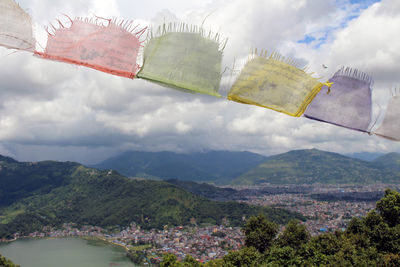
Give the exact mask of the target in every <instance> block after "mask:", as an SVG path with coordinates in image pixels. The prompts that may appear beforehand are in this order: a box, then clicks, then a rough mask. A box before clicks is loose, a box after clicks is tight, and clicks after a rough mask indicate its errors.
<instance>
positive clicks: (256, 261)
mask: <svg viewBox="0 0 400 267" xmlns="http://www.w3.org/2000/svg"><path fill="white" fill-rule="evenodd" d="M263 260H264V257H263V255H262V254H261V253H260V252H258V251H257V249H255V248H254V247H244V248H242V249H241V250H239V251H231V252H230V253H229V254H228V255H226V256H225V257H224V258H223V262H222V266H225V267H236V266H241V267H253V266H254V267H256V266H260V265H261V264H262V262H263Z"/></svg>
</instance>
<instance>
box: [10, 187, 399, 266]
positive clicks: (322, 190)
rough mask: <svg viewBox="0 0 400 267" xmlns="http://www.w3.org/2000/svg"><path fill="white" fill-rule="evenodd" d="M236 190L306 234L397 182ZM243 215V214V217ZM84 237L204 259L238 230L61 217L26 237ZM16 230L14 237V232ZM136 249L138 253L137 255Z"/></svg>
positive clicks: (332, 226)
mask: <svg viewBox="0 0 400 267" xmlns="http://www.w3.org/2000/svg"><path fill="white" fill-rule="evenodd" d="M232 188H233V189H235V190H236V191H237V192H238V193H237V194H235V196H234V197H233V198H232V199H225V200H235V201H239V202H246V203H249V204H254V205H263V206H272V207H279V208H283V209H287V210H290V211H294V212H298V213H301V214H302V215H303V216H304V217H305V221H304V222H302V223H304V224H305V225H306V227H307V229H308V230H309V232H310V233H311V235H318V234H320V233H324V232H334V231H337V230H338V231H343V230H344V229H345V228H346V226H347V224H348V222H349V221H350V219H351V218H353V217H361V216H365V215H366V214H367V213H368V212H369V211H370V210H372V209H374V208H375V204H376V201H378V200H379V199H380V198H381V197H382V196H383V192H384V190H385V188H392V189H395V190H399V188H400V185H393V184H375V185H366V186H361V185H270V184H263V185H259V186H236V187H232ZM246 219H247V218H245V217H243V220H246ZM283 229H284V226H283V225H282V226H281V231H282V230H283ZM69 236H76V237H89V238H96V239H102V240H104V241H107V242H110V243H113V244H116V245H120V246H123V247H125V248H126V249H127V251H128V255H130V256H131V257H132V259H133V258H135V257H136V261H139V262H140V261H144V262H149V263H150V262H152V263H158V262H160V261H161V260H162V255H163V254H164V253H167V252H168V253H173V254H175V255H176V256H177V257H178V259H183V258H185V256H186V255H191V256H193V257H194V258H195V259H196V260H198V261H201V262H206V261H209V260H212V259H216V258H221V257H223V256H224V255H226V254H227V253H228V251H230V250H238V249H239V248H240V247H242V246H243V245H244V234H243V233H242V232H241V229H240V228H239V227H231V226H230V225H229V221H225V223H224V224H223V225H198V224H197V223H196V219H195V218H192V220H191V222H190V226H174V227H168V226H165V227H164V229H163V230H156V229H152V230H143V229H141V228H140V227H139V226H137V225H136V224H135V223H134V222H132V224H131V225H130V226H129V227H126V228H123V229H121V228H116V229H113V230H110V229H108V230H106V229H103V228H101V227H98V226H84V227H79V228H78V227H76V226H75V225H74V224H71V223H67V222H66V223H65V224H64V225H63V227H62V229H53V228H49V227H45V228H44V229H43V231H42V232H35V233H31V234H29V237H32V238H34V237H39V238H45V237H69ZM19 237H20V236H18V234H17V235H16V236H15V238H19ZM137 254H140V255H141V257H138V256H137Z"/></svg>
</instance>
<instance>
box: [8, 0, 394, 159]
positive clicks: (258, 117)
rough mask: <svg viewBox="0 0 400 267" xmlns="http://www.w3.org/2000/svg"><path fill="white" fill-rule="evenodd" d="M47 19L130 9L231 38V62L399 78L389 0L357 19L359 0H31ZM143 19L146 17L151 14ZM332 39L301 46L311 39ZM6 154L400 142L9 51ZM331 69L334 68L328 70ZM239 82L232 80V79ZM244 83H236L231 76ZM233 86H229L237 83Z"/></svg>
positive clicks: (357, 147) (38, 15) (367, 147)
mask: <svg viewBox="0 0 400 267" xmlns="http://www.w3.org/2000/svg"><path fill="white" fill-rule="evenodd" d="M20 4H21V5H22V6H26V7H27V8H28V9H29V10H30V12H31V14H33V17H34V19H35V21H36V22H37V24H38V25H39V26H40V25H41V26H43V25H47V24H48V23H49V22H51V21H52V20H53V19H55V18H58V17H60V14H61V13H63V12H65V13H67V14H69V15H71V16H73V17H74V16H88V15H91V13H98V14H96V15H99V16H121V17H123V18H125V19H131V18H133V19H139V20H140V21H142V23H143V24H146V23H147V21H151V22H152V23H155V24H156V23H160V22H163V21H164V18H165V19H166V20H167V19H168V20H176V19H182V20H184V21H186V22H188V23H195V24H201V23H202V22H203V20H204V19H205V18H206V17H207V16H208V17H207V19H206V20H205V23H204V26H205V27H206V28H211V29H212V30H214V31H218V32H220V33H221V34H222V35H223V36H225V37H228V38H229V41H228V45H227V47H226V49H225V51H224V54H225V58H224V62H225V65H226V66H231V64H232V62H233V59H234V58H236V60H237V62H243V59H245V58H246V57H247V54H248V51H249V49H250V48H251V47H258V48H267V49H270V50H273V49H276V50H278V51H281V52H282V53H283V54H285V55H287V56H293V55H295V56H296V58H298V59H299V60H300V61H302V62H304V63H306V64H307V65H309V66H310V69H311V70H313V71H316V72H317V74H318V75H323V76H324V77H325V78H329V77H330V75H331V74H333V72H334V71H336V70H337V69H338V68H339V67H340V66H341V65H346V66H347V65H348V66H352V67H357V68H360V69H361V70H364V71H366V72H369V73H371V74H373V75H374V77H375V80H376V86H375V87H376V88H377V89H378V90H377V92H378V93H376V94H374V98H375V99H378V100H379V101H380V102H382V103H383V102H384V101H385V100H386V99H387V97H385V96H384V93H381V91H384V90H385V89H386V88H387V87H388V86H390V85H391V84H395V83H398V82H399V81H398V74H397V73H399V71H400V69H399V68H400V67H399V66H398V65H396V62H397V61H398V60H399V59H400V52H399V51H398V49H397V47H399V42H400V37H398V35H397V33H396V30H397V29H398V28H399V27H400V19H399V15H398V14H400V12H399V11H400V10H399V8H400V7H399V4H398V3H397V2H396V0H385V1H382V3H377V4H374V5H372V6H370V7H369V8H368V9H365V10H363V11H361V12H360V16H359V17H358V18H356V19H354V20H352V21H350V22H347V24H345V26H344V27H343V28H342V27H341V25H342V24H343V23H344V22H346V20H347V19H348V17H349V16H352V14H354V12H356V11H355V10H354V7H351V6H350V5H349V4H348V3H347V4H343V6H341V8H338V7H337V6H335V1H333V0H331V1H325V0H320V1H311V0H308V1H306V0H302V1H296V0H288V1H281V0H271V1H261V0H252V1H240V0H235V1H226V0H214V1H192V2H187V1H185V2H181V1H178V0H175V1H172V2H171V1H168V3H167V2H165V1H158V0H157V1H147V2H144V3H141V5H142V6H141V8H143V12H140V8H139V5H138V4H137V3H135V4H133V3H132V2H131V1H128V0H124V1H83V0H82V1H81V0H74V1H68V2H65V1H58V0H57V1H36V0H35V1H24V0H22V1H20ZM141 14H142V15H143V16H142V17H141ZM326 31H329V33H330V35H329V38H327V40H326V43H325V44H323V45H322V46H321V47H319V48H315V47H314V44H313V43H310V44H300V43H298V42H297V41H298V40H301V39H303V37H304V35H306V34H312V35H313V36H323V34H324V33H325V32H326ZM0 57H1V58H2V61H1V62H0V153H6V154H8V153H9V154H10V155H13V156H16V157H17V158H20V159H24V160H37V159H49V158H52V157H53V158H56V159H62V160H66V159H71V160H79V161H83V162H94V161H96V160H101V159H104V158H106V157H108V156H109V155H113V154H115V153H117V152H118V151H123V150H125V149H135V150H148V151H160V150H174V151H192V150H207V149H224V150H250V151H255V152H259V153H263V154H273V153H280V152H285V151H288V150H292V149H300V148H312V147H316V148H319V149H325V150H331V151H337V152H343V153H352V152H360V151H371V152H373V151H383V152H388V151H393V150H397V151H398V150H400V146H399V145H398V144H397V143H394V142H391V141H386V140H384V139H381V138H377V137H370V136H368V135H365V134H362V133H358V132H354V131H351V130H347V129H342V128H339V127H336V126H333V125H328V124H324V123H320V122H314V121H311V120H307V119H305V118H292V117H289V116H287V115H284V114H280V113H277V112H274V111H271V110H267V109H263V108H260V107H255V106H248V105H242V104H238V103H235V102H230V101H227V100H224V99H215V98H213V97H210V96H203V95H192V94H185V93H182V92H179V91H176V90H173V89H169V88H164V87H161V86H158V85H155V84H152V83H150V82H146V81H143V80H139V79H136V80H129V79H125V78H120V77H116V76H112V75H109V74H105V73H101V72H98V71H95V70H92V69H88V68H85V67H78V66H74V65H68V64H64V63H60V62H52V61H46V60H42V59H39V58H36V57H32V56H31V55H29V54H28V53H15V54H11V55H9V51H7V50H5V49H3V48H0ZM322 64H326V65H327V66H328V69H324V68H322V67H321V65H322ZM225 78H226V80H229V79H230V77H229V76H227V77H225ZM230 80H231V82H232V79H230ZM225 89H226V88H225Z"/></svg>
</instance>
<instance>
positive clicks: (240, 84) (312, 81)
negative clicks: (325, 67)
mask: <svg viewBox="0 0 400 267" xmlns="http://www.w3.org/2000/svg"><path fill="white" fill-rule="evenodd" d="M251 57H252V58H251V59H250V60H249V61H248V62H247V64H246V65H245V66H244V68H243V70H242V71H241V73H240V75H239V77H238V78H237V80H236V81H235V83H234V85H233V86H232V88H231V90H230V91H229V93H228V99H229V100H232V101H236V102H239V103H244V104H252V105H256V106H261V107H265V108H269V109H273V110H275V111H278V112H282V113H285V114H288V115H290V116H294V117H299V116H301V115H302V114H303V112H304V110H305V109H306V107H307V105H308V104H309V103H310V102H311V101H312V99H313V98H314V97H315V95H316V94H317V93H318V92H319V91H320V90H321V88H322V84H321V83H320V82H319V81H318V80H317V79H316V78H313V77H312V76H311V75H309V74H307V73H306V72H305V71H304V70H302V69H299V68H298V67H297V66H296V63H295V62H294V61H292V60H289V59H284V58H283V57H281V56H280V55H278V54H277V53H273V54H271V55H270V56H269V57H268V56H267V52H266V51H265V52H263V51H262V52H261V54H260V55H258V53H257V51H255V52H254V53H253V54H252V55H251Z"/></svg>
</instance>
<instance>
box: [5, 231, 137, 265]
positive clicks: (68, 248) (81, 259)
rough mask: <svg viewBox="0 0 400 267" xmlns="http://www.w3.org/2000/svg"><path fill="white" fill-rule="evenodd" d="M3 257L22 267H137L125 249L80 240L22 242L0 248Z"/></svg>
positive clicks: (27, 240)
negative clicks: (127, 255)
mask: <svg viewBox="0 0 400 267" xmlns="http://www.w3.org/2000/svg"><path fill="white" fill-rule="evenodd" d="M0 254H2V255H3V256H5V257H6V258H8V259H10V260H12V261H13V262H14V263H16V264H19V265H21V267H71V266H79V267H80V266H82V267H109V266H119V267H135V266H137V265H135V264H133V263H132V262H131V261H130V260H129V259H128V258H127V257H126V256H125V255H126V252H125V250H124V249H123V248H122V247H118V246H113V245H110V244H107V243H105V242H102V241H93V240H84V239H79V238H59V239H20V240H17V241H15V242H12V243H9V244H1V245H0Z"/></svg>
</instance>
